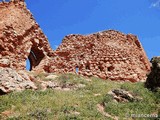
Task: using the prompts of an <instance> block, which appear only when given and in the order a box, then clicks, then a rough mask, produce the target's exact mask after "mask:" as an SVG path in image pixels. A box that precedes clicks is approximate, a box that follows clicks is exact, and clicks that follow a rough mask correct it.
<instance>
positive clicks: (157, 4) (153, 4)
mask: <svg viewBox="0 0 160 120" xmlns="http://www.w3.org/2000/svg"><path fill="white" fill-rule="evenodd" d="M151 7H153V8H160V0H157V1H156V2H154V3H152V4H151Z"/></svg>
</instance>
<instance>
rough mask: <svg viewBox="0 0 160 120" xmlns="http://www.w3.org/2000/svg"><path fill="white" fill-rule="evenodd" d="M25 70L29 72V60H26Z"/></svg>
mask: <svg viewBox="0 0 160 120" xmlns="http://www.w3.org/2000/svg"><path fill="white" fill-rule="evenodd" d="M26 70H28V71H31V63H30V61H29V59H27V60H26Z"/></svg>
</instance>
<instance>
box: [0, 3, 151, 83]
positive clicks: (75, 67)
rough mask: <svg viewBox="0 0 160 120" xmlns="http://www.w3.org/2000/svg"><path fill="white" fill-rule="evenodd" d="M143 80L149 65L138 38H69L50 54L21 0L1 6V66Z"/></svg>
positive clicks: (118, 35) (102, 35)
mask: <svg viewBox="0 0 160 120" xmlns="http://www.w3.org/2000/svg"><path fill="white" fill-rule="evenodd" d="M28 58H29V61H30V64H31V69H30V70H32V71H45V72H49V73H52V72H55V73H68V72H71V73H77V74H80V75H84V76H97V77H100V78H103V79H108V78H109V79H111V80H123V81H126V80H129V81H132V82H136V81H140V80H144V79H145V78H146V74H147V73H148V72H149V71H150V63H149V61H148V58H147V56H146V54H145V52H144V49H143V47H142V45H141V44H140V42H139V40H138V38H137V37H136V36H135V35H132V34H127V35H126V34H123V33H121V32H118V31H115V30H108V31H103V32H98V33H95V34H90V35H68V36H66V37H65V38H64V39H63V41H62V44H61V45H60V46H59V47H58V49H57V50H55V51H53V50H52V49H51V47H50V45H49V43H48V40H47V38H46V36H45V35H44V34H43V32H42V30H41V29H40V27H39V25H38V24H37V23H36V22H35V20H34V18H33V16H32V14H31V13H30V12H29V10H27V8H26V5H25V3H24V2H23V1H10V2H1V3H0V67H8V68H12V69H16V70H24V69H26V60H27V59H28Z"/></svg>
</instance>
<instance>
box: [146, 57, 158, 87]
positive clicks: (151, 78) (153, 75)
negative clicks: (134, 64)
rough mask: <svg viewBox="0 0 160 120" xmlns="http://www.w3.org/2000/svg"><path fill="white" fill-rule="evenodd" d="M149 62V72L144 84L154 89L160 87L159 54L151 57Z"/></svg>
mask: <svg viewBox="0 0 160 120" xmlns="http://www.w3.org/2000/svg"><path fill="white" fill-rule="evenodd" d="M151 63H152V67H151V72H150V73H149V74H148V77H147V80H146V83H145V85H146V87H147V88H149V89H151V90H156V89H157V88H158V87H160V56H159V57H153V58H152V59H151Z"/></svg>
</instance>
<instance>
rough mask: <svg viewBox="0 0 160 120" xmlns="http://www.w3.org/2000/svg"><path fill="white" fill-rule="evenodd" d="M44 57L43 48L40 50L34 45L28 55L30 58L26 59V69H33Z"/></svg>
mask: <svg viewBox="0 0 160 120" xmlns="http://www.w3.org/2000/svg"><path fill="white" fill-rule="evenodd" d="M43 58H44V54H43V52H42V50H39V49H38V48H36V47H32V48H31V51H30V54H29V56H28V59H27V61H26V63H27V65H26V69H27V70H30V71H31V70H33V69H34V68H35V67H36V66H38V65H39V63H40V62H41V60H42V59H43Z"/></svg>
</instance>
